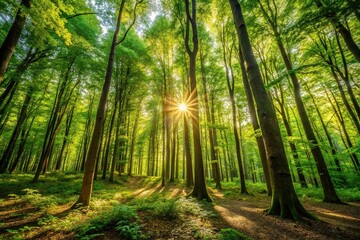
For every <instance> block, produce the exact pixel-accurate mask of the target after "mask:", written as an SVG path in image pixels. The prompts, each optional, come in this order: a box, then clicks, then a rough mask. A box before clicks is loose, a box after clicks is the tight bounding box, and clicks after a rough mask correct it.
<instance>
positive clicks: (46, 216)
mask: <svg viewBox="0 0 360 240" xmlns="http://www.w3.org/2000/svg"><path fill="white" fill-rule="evenodd" d="M25 178H26V177H25ZM11 179H12V181H9V180H11ZM20 180H23V181H24V179H20ZM53 180H54V181H50V182H47V181H46V180H43V181H42V182H41V181H40V183H39V184H37V185H30V181H27V179H25V182H22V181H15V180H14V178H13V177H8V178H3V179H0V199H1V200H0V239H44V240H45V239H99V240H105V239H131V237H128V238H126V237H124V236H132V239H184V240H185V239H227V240H231V239H360V202H348V204H347V205H337V204H328V203H323V202H321V201H319V200H314V199H301V202H302V203H303V205H304V207H305V208H306V209H307V210H308V211H310V212H311V213H313V214H314V215H316V216H317V217H318V218H319V219H320V220H318V221H313V220H309V221H306V222H294V221H291V220H283V219H280V218H278V217H275V216H268V215H266V214H265V211H264V210H265V209H266V208H267V207H268V206H269V205H270V201H271V198H270V197H268V196H266V193H264V192H263V191H258V192H253V193H252V194H249V195H247V194H246V195H240V194H238V193H237V192H236V191H233V189H230V192H231V193H230V194H229V189H225V188H224V189H225V190H221V191H219V190H216V189H212V188H209V192H210V193H211V196H212V198H213V200H214V201H213V203H209V202H205V201H196V200H194V199H191V198H187V197H186V195H187V194H188V193H189V191H190V190H189V189H186V188H185V187H184V186H183V184H181V183H179V182H177V183H176V184H175V183H168V184H167V185H166V187H161V186H160V181H159V179H158V178H146V177H126V178H119V179H118V180H117V183H116V184H113V183H108V182H106V181H96V182H97V183H96V184H95V185H94V194H93V199H92V207H91V209H90V210H86V209H80V210H73V209H71V208H70V207H71V205H72V203H74V202H75V201H76V197H77V196H78V195H77V194H76V192H78V190H76V189H78V187H79V184H80V182H81V177H79V176H75V177H73V178H68V179H66V181H64V185H62V184H63V182H61V181H62V180H59V181H56V179H53ZM6 181H7V185H5V182H6ZM66 182H68V183H66ZM54 184H55V185H56V187H52V186H53V185H54ZM73 185H75V186H76V187H74V188H72V187H70V186H73ZM4 186H6V187H4ZM29 186H31V187H32V188H31V189H30V188H28V189H27V190H25V192H26V194H25V195H20V192H21V189H24V188H26V187H29ZM61 186H62V187H61ZM74 189H75V190H74ZM22 192H24V191H23V190H22ZM167 203H169V204H167ZM114 204H117V205H129V206H130V207H132V208H135V209H136V214H137V216H138V218H136V224H138V225H136V226H139V229H137V228H136V227H132V226H134V225H132V224H128V223H127V224H128V225H129V226H130V227H129V229H130V230H129V229H128V230H127V232H125V233H129V234H130V235H123V237H119V232H118V231H117V230H116V229H115V226H113V225H111V224H110V225H109V226H105V227H104V228H102V229H101V230H99V231H93V230H94V228H96V224H95V225H94V221H93V220H92V219H95V218H96V217H98V216H100V215H101V214H102V212H106V210H104V209H109V207H110V206H113V205H114ZM151 204H153V205H151ZM162 204H163V205H162ZM166 204H167V205H166ZM154 205H156V206H154ZM158 206H160V208H159V207H158ZM169 206H170V207H169ZM164 209H165V210H164ZM108 212H109V211H108ZM104 216H105V218H109V216H110V215H109V216H107V215H104ZM90 221H92V224H93V225H89V222H90ZM95 222H96V221H95ZM97 224H99V223H97ZM84 229H85V230H84ZM89 229H90V230H89ZM232 229H236V230H237V231H239V232H240V233H242V234H241V235H238V237H232V236H235V235H233V233H234V231H233V230H232ZM88 230H89V231H88ZM82 231H83V232H84V231H85V232H86V231H88V232H87V233H86V234H81V232H82ZM132 231H133V232H132ZM135 231H138V232H141V235H136V234H137V233H136V232H135Z"/></svg>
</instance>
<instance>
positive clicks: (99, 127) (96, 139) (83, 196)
mask: <svg viewBox="0 0 360 240" xmlns="http://www.w3.org/2000/svg"><path fill="white" fill-rule="evenodd" d="M124 4H125V0H122V1H121V3H120V8H119V12H118V17H117V22H116V28H115V32H114V35H113V39H112V44H111V48H110V54H109V59H108V64H107V69H106V76H105V81H104V85H103V88H102V92H101V97H100V102H99V106H98V110H97V113H96V120H95V127H94V131H93V135H92V139H91V143H90V148H89V152H88V154H87V158H86V162H85V172H84V177H83V183H82V187H81V193H80V196H79V199H78V200H77V202H76V203H75V205H76V204H81V205H82V206H84V207H88V206H90V200H91V193H92V186H93V182H94V171H95V164H96V156H97V153H98V150H99V143H100V138H101V135H102V132H103V122H104V118H105V106H106V101H107V96H108V94H109V89H110V84H111V77H112V72H113V67H114V61H115V49H116V45H117V39H118V35H119V31H120V23H121V16H122V12H123V9H124Z"/></svg>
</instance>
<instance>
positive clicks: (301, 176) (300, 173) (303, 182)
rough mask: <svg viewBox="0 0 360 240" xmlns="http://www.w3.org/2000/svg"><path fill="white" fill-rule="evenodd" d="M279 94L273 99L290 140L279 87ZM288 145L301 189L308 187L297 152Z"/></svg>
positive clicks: (289, 130)
mask: <svg viewBox="0 0 360 240" xmlns="http://www.w3.org/2000/svg"><path fill="white" fill-rule="evenodd" d="M279 92H280V96H276V97H275V96H274V99H275V100H276V101H277V102H278V104H279V106H280V109H279V111H278V112H279V113H280V116H281V118H282V120H283V122H284V126H285V129H286V133H287V136H288V137H290V138H291V137H292V136H293V134H292V130H291V126H290V119H289V117H288V114H286V110H285V106H284V105H285V100H284V99H285V98H284V91H283V89H282V86H281V85H280V86H279ZM289 145H290V149H291V153H292V155H293V158H294V161H295V166H296V172H297V174H298V177H299V181H300V184H301V187H303V188H307V187H308V186H307V184H306V179H305V176H304V171H303V169H302V166H301V163H300V159H299V154H298V152H297V148H296V145H295V143H293V142H292V141H291V140H289ZM293 179H294V178H293Z"/></svg>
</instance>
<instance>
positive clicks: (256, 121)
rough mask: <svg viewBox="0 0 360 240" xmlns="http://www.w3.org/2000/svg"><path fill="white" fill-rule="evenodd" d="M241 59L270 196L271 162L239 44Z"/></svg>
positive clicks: (244, 83)
mask: <svg viewBox="0 0 360 240" xmlns="http://www.w3.org/2000/svg"><path fill="white" fill-rule="evenodd" d="M239 59H240V67H241V74H242V82H243V85H244V88H245V93H246V99H247V103H248V110H249V114H250V119H251V125H252V127H253V129H254V133H255V138H256V144H257V146H258V149H259V154H260V160H261V165H262V167H263V172H264V177H265V183H266V189H267V194H268V196H270V195H271V193H272V190H271V180H270V171H269V164H268V159H267V156H266V150H265V145H264V140H263V137H262V135H261V134H259V132H260V131H261V130H260V126H259V122H258V118H257V114H256V108H255V103H254V98H253V95H252V92H251V88H250V84H249V80H248V77H247V74H246V68H245V63H244V57H243V54H242V52H241V46H239Z"/></svg>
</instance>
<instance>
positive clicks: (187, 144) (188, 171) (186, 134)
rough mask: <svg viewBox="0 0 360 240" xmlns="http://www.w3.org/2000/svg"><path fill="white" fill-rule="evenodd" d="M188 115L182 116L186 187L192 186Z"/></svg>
mask: <svg viewBox="0 0 360 240" xmlns="http://www.w3.org/2000/svg"><path fill="white" fill-rule="evenodd" d="M189 117H190V116H188V115H185V114H184V148H185V159H186V187H191V186H193V185H194V178H193V168H192V159H191V150H190V133H189V124H188V120H189Z"/></svg>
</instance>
